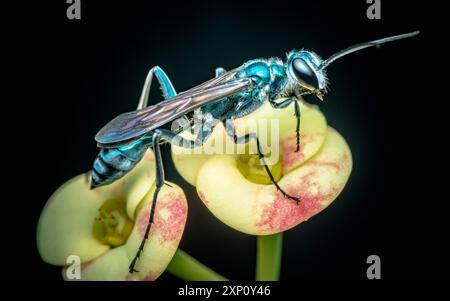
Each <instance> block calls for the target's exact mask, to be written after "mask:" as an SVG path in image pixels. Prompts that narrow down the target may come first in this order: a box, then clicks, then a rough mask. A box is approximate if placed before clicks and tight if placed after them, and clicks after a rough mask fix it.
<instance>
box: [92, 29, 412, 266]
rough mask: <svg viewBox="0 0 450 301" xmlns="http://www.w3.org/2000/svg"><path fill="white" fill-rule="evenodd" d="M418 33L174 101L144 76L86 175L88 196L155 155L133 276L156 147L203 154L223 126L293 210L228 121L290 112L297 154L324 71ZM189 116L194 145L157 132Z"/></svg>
mask: <svg viewBox="0 0 450 301" xmlns="http://www.w3.org/2000/svg"><path fill="white" fill-rule="evenodd" d="M418 33H419V31H415V32H411V33H406V34H401V35H397V36H392V37H388V38H384V39H379V40H375V41H371V42H366V43H361V44H356V45H354V46H351V47H349V48H347V49H344V50H342V51H339V52H337V53H335V54H333V55H332V56H330V57H329V58H328V59H326V60H322V59H321V58H320V57H319V56H318V55H317V54H315V53H314V52H312V51H307V50H300V51H291V52H290V53H288V55H287V60H286V62H283V61H282V60H281V59H279V58H276V57H273V58H270V59H255V60H250V61H248V62H246V63H244V64H243V65H242V66H240V67H238V68H235V69H233V70H230V71H228V72H227V71H226V70H225V69H223V68H217V69H216V77H215V78H213V79H211V80H209V81H207V82H205V83H202V84H200V85H198V86H196V87H194V88H192V89H190V90H187V91H185V92H181V93H179V94H177V93H176V91H175V89H174V87H173V85H172V83H171V82H170V80H169V78H168V76H167V75H166V74H165V72H164V71H163V70H162V69H161V68H160V67H158V66H156V67H153V68H152V69H151V70H150V71H149V73H148V75H147V78H146V81H145V84H144V88H143V91H142V94H141V97H140V100H139V105H138V107H137V110H136V111H133V112H129V113H124V114H121V115H119V116H118V117H116V118H115V119H113V120H112V121H110V122H109V123H108V124H107V125H106V126H104V127H103V128H102V129H101V130H100V131H99V132H98V134H97V135H96V137H95V139H96V141H97V143H98V146H99V147H100V148H101V151H100V153H99V154H98V156H97V158H96V159H95V162H94V167H93V170H92V172H91V188H95V187H98V186H101V185H107V184H110V183H112V182H114V181H115V180H117V179H119V178H121V177H122V176H124V175H125V174H126V173H127V172H129V171H130V170H131V169H133V168H134V166H135V165H136V164H137V163H138V162H139V161H140V160H141V159H142V157H143V156H144V153H145V152H146V150H147V148H148V147H152V148H153V150H154V153H155V161H156V188H155V192H154V194H153V203H152V207H151V211H150V217H149V221H148V225H147V228H146V232H145V235H144V238H143V240H142V242H141V244H140V246H139V249H138V251H137V253H136V255H135V257H134V258H133V260H132V261H131V264H130V266H129V271H130V273H133V272H136V270H135V265H136V263H137V260H138V259H139V256H140V254H141V252H142V251H143V249H144V245H145V242H146V240H147V238H148V235H149V232H150V228H151V225H152V223H153V218H154V212H155V205H156V200H157V196H158V192H159V190H160V189H161V187H162V186H163V185H164V169H163V164H162V158H161V150H160V141H161V139H164V140H166V141H169V142H171V143H175V144H176V145H178V146H182V147H187V148H194V147H198V146H202V145H203V143H204V142H205V140H206V139H207V138H208V137H209V136H210V134H211V133H212V130H213V128H214V127H215V126H216V125H217V124H218V123H219V122H222V123H224V126H225V125H226V126H225V129H226V132H227V134H228V135H229V136H230V137H231V138H232V139H233V141H234V143H237V144H245V143H248V142H249V141H250V140H251V139H253V140H255V141H256V144H257V151H258V154H259V158H260V159H261V162H262V164H263V165H264V167H265V169H266V171H267V174H268V176H269V177H270V179H271V181H272V183H273V184H274V185H275V186H276V187H277V188H278V190H279V192H280V193H282V194H283V195H284V196H285V197H287V198H289V199H292V200H293V201H296V202H297V203H298V202H299V201H300V198H299V197H297V196H291V195H289V194H287V193H286V192H285V191H284V190H283V189H282V188H281V187H280V186H279V185H278V184H277V182H276V181H275V179H274V178H273V176H272V174H271V172H270V170H269V168H268V166H267V164H266V162H265V160H264V154H263V152H262V150H261V148H260V143H259V140H258V137H257V136H256V134H255V133H249V134H246V135H244V136H241V137H238V136H237V135H236V134H235V129H234V126H233V123H232V122H226V120H232V119H234V118H239V117H242V116H245V115H248V114H250V113H252V112H253V111H255V110H256V109H257V108H259V107H260V106H261V104H262V103H263V102H264V101H269V102H270V104H271V105H272V107H273V108H277V109H278V108H285V107H287V106H289V105H290V104H293V105H294V106H295V115H296V118H297V127H296V135H297V151H299V147H300V143H299V140H300V134H299V131H300V106H299V104H298V100H299V98H300V97H301V96H302V95H306V94H312V95H314V96H316V97H317V98H319V99H320V100H322V99H323V96H324V95H325V93H326V89H327V78H326V74H325V69H326V67H327V66H329V65H330V64H331V63H332V62H334V61H335V60H337V59H339V58H341V57H343V56H345V55H347V54H349V53H352V52H355V51H358V50H361V49H364V48H367V47H371V46H378V45H380V44H383V43H386V42H390V41H394V40H399V39H403V38H408V37H412V36H415V35H417V34H418ZM153 76H156V78H157V80H158V82H159V84H160V86H161V90H162V92H163V97H164V98H165V100H164V101H162V102H160V103H157V104H155V105H151V106H147V103H148V97H149V92H150V87H151V83H152V79H153ZM278 98H285V100H283V101H281V102H277V101H276V99H278ZM194 111H196V112H200V113H201V117H200V120H198V122H199V123H198V124H199V126H195V127H194V128H193V129H192V131H193V133H194V134H195V137H196V138H195V139H194V140H189V139H185V138H182V137H181V136H179V135H178V134H179V133H180V132H181V131H180V130H177V131H171V130H168V129H164V128H162V126H163V125H165V124H167V123H169V122H171V121H174V120H176V119H179V118H184V120H185V121H186V119H187V121H188V122H189V124H188V125H189V126H192V120H189V119H188V118H187V117H186V115H187V114H190V113H192V112H194ZM194 116H195V115H194ZM194 119H195V117H194ZM225 122H226V123H225ZM230 125H231V126H230ZM174 138H177V139H174Z"/></svg>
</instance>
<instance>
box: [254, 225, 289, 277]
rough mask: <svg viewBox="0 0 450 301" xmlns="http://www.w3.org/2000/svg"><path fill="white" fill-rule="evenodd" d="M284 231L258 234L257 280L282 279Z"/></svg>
mask: <svg viewBox="0 0 450 301" xmlns="http://www.w3.org/2000/svg"><path fill="white" fill-rule="evenodd" d="M282 246H283V233H278V234H273V235H265V236H257V250H256V280H257V281H278V280H279V279H280V269H281V256H282Z"/></svg>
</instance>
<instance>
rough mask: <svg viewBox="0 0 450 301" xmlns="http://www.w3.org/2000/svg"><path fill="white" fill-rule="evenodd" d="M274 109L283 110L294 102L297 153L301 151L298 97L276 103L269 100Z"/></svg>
mask: <svg viewBox="0 0 450 301" xmlns="http://www.w3.org/2000/svg"><path fill="white" fill-rule="evenodd" d="M269 101H270V105H271V106H272V108H275V109H283V108H286V107H287V106H288V105H290V104H291V103H292V102H293V103H294V107H295V117H296V118H297V126H296V129H295V133H296V135H297V149H296V150H295V151H296V152H298V151H300V105H299V104H298V99H297V98H296V97H289V98H287V99H285V100H283V101H282V102H275V101H274V100H269Z"/></svg>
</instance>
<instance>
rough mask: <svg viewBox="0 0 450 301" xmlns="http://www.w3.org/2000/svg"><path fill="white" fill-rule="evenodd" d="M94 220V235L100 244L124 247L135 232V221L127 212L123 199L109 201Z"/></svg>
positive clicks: (99, 210)
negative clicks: (132, 232) (133, 231)
mask: <svg viewBox="0 0 450 301" xmlns="http://www.w3.org/2000/svg"><path fill="white" fill-rule="evenodd" d="M98 212H99V215H98V216H97V217H96V218H95V219H94V224H93V226H92V233H93V235H94V237H95V239H97V240H98V241H99V242H100V243H102V244H106V245H109V246H111V247H118V246H121V245H123V244H124V243H125V242H126V241H127V239H128V236H130V234H131V231H132V230H133V226H134V224H133V221H132V220H131V219H130V218H129V217H128V215H127V212H126V202H125V200H121V199H109V200H107V201H105V202H104V203H103V205H102V206H101V207H100V208H99V209H98Z"/></svg>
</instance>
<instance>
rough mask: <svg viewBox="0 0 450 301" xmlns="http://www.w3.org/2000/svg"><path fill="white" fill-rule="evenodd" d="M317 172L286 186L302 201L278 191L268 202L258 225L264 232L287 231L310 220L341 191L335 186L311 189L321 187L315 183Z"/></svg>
mask: <svg viewBox="0 0 450 301" xmlns="http://www.w3.org/2000/svg"><path fill="white" fill-rule="evenodd" d="M315 176H316V174H315V172H314V171H313V172H310V173H308V174H306V175H304V176H303V177H301V178H300V179H299V180H298V181H297V183H299V184H298V185H292V186H289V187H286V188H285V191H286V192H287V193H289V194H290V195H294V196H299V197H300V198H301V201H300V203H299V204H298V205H297V203H296V202H295V201H293V200H291V199H288V198H286V197H284V196H283V195H282V194H281V193H279V192H276V199H275V201H274V202H273V203H271V204H267V205H266V206H265V208H264V209H263V213H262V218H261V221H260V222H259V223H257V224H256V226H257V227H258V228H259V229H260V230H261V232H264V233H278V232H281V231H286V230H288V229H290V228H292V227H294V226H296V225H298V224H299V223H301V222H304V221H306V220H308V219H309V218H310V217H312V216H313V215H315V214H317V213H318V212H319V211H320V210H322V209H323V204H324V201H326V200H328V199H331V198H334V197H335V196H337V195H338V194H339V192H340V190H341V189H340V187H333V188H331V189H330V190H329V191H320V189H318V190H317V191H315V192H311V191H310V189H309V188H310V187H313V186H315V187H319V186H318V185H315V183H314V177H315Z"/></svg>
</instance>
